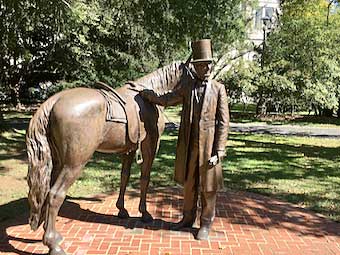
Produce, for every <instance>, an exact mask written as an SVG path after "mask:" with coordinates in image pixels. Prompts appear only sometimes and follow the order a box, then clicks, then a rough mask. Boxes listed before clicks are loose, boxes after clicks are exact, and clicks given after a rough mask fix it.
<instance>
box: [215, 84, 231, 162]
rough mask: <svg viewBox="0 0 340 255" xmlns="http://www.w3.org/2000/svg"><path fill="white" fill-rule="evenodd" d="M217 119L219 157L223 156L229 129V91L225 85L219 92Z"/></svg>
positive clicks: (216, 140)
mask: <svg viewBox="0 0 340 255" xmlns="http://www.w3.org/2000/svg"><path fill="white" fill-rule="evenodd" d="M216 120H217V126H216V136H215V150H216V152H217V155H218V157H219V158H223V157H224V155H225V145H226V141H227V137H228V129H229V107H228V99H227V92H226V89H225V87H224V86H221V89H220V90H219V94H218V100H217V111H216Z"/></svg>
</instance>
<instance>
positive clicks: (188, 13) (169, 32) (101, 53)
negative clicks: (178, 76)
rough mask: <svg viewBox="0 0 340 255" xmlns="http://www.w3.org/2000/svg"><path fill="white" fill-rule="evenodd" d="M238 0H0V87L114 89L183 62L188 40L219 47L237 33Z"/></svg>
mask: <svg viewBox="0 0 340 255" xmlns="http://www.w3.org/2000/svg"><path fill="white" fill-rule="evenodd" d="M241 2H243V0H232V1H223V0H204V1H200V2H197V1H194V0H189V1H185V2H183V1H181V0H165V1H160V0H134V1H123V0H104V1H99V0H63V1H59V0H58V1H57V0H49V1H42V0H34V1H30V0H23V1H19V0H13V1H7V0H0V15H1V20H2V22H1V24H0V36H1V49H0V66H1V67H2V69H0V86H1V87H2V88H7V90H8V91H9V92H11V90H15V89H16V92H15V93H12V92H11V96H12V97H13V96H14V95H15V96H16V97H17V98H18V95H19V94H20V95H21V96H25V97H27V96H28V93H27V91H28V88H30V87H35V88H37V87H39V86H38V85H39V83H40V82H45V81H52V82H55V81H62V82H63V84H64V85H65V84H66V83H72V84H74V81H77V80H80V81H81V82H82V83H89V82H90V81H95V80H101V81H104V82H107V83H109V84H110V85H112V86H113V87H116V86H119V85H120V84H121V83H123V82H125V81H126V80H133V79H136V78H137V77H140V76H141V75H143V74H146V73H149V72H150V71H151V70H154V69H155V68H157V67H159V66H163V65H164V64H167V63H168V62H170V61H173V60H178V59H183V60H184V59H185V58H186V57H187V56H188V55H189V50H188V45H187V43H188V42H190V41H191V40H193V39H198V38H204V37H208V38H212V39H213V41H214V44H215V47H214V48H215V49H216V50H217V52H220V51H222V50H223V49H225V48H227V46H228V45H229V44H232V43H233V42H235V41H238V40H240V41H242V40H243V38H244V31H245V25H244V21H243V17H242V15H241V11H240V8H239V7H240V3H241ZM64 81H65V82H66V83H65V82H64ZM62 86H63V85H61V86H59V85H58V86H57V87H62ZM25 92H26V93H25Z"/></svg>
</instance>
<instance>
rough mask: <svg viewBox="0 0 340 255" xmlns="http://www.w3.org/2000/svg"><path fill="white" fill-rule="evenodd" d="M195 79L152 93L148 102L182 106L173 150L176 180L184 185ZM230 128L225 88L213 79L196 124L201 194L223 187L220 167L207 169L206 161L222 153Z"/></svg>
mask: <svg viewBox="0 0 340 255" xmlns="http://www.w3.org/2000/svg"><path fill="white" fill-rule="evenodd" d="M195 82H196V81H195V80H193V81H192V82H190V83H189V84H188V86H182V87H181V88H180V89H178V90H175V91H173V92H170V93H168V94H165V95H161V96H158V95H156V94H153V95H151V96H149V97H148V99H149V100H150V101H151V102H153V103H156V104H159V105H163V106H171V105H177V104H183V109H182V114H181V124H180V128H179V135H178V141H177V148H176V161H175V181H177V182H178V183H180V184H184V183H185V180H186V175H187V162H188V155H189V150H190V148H189V142H190V141H189V139H190V132H191V124H192V118H193V100H194V89H195ZM228 128H229V109H228V102H227V93H226V89H225V87H224V85H222V84H221V83H219V82H217V81H215V80H212V81H210V82H208V84H207V85H206V89H205V93H204V97H203V105H202V111H201V118H200V121H199V172H200V186H201V191H204V192H211V191H217V190H220V189H222V188H223V175H222V166H221V162H219V163H218V164H217V165H215V166H210V165H209V164H208V160H209V159H210V158H211V157H212V156H213V155H216V154H217V151H224V150H225V145H226V140H227V136H228Z"/></svg>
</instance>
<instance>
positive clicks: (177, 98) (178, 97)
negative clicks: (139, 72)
mask: <svg viewBox="0 0 340 255" xmlns="http://www.w3.org/2000/svg"><path fill="white" fill-rule="evenodd" d="M183 90H184V89H183V88H180V89H178V90H175V91H172V92H169V93H166V94H164V95H158V94H157V93H155V92H154V91H153V90H143V91H141V92H140V95H141V96H142V97H143V98H145V99H147V100H148V101H150V102H151V103H154V104H158V105H161V106H165V107H167V106H172V105H178V104H182V103H183V96H184V95H183V93H184V91H183Z"/></svg>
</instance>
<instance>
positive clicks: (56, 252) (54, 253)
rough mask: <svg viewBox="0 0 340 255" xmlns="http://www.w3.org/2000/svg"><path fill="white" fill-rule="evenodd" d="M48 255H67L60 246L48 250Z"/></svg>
mask: <svg viewBox="0 0 340 255" xmlns="http://www.w3.org/2000/svg"><path fill="white" fill-rule="evenodd" d="M48 255H67V254H66V253H65V252H64V250H63V249H61V248H60V246H56V247H55V248H52V249H50V251H49V252H48Z"/></svg>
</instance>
